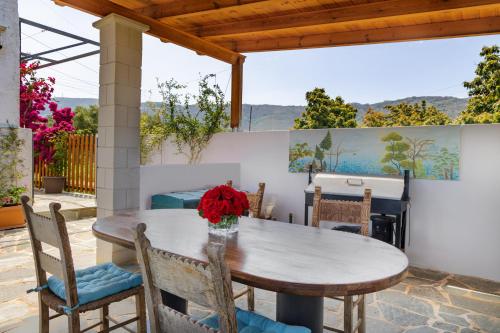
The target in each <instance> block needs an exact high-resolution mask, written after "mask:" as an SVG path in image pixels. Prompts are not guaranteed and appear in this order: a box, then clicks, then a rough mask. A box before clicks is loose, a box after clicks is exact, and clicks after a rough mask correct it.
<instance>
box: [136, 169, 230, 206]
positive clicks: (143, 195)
mask: <svg viewBox="0 0 500 333" xmlns="http://www.w3.org/2000/svg"><path fill="white" fill-rule="evenodd" d="M228 179H231V180H232V181H233V183H234V185H235V186H239V184H240V165H239V164H237V163H230V164H202V165H155V166H141V189H140V209H149V208H150V207H151V196H152V195H154V194H159V193H165V192H173V191H182V190H195V189H200V188H204V187H207V186H211V185H218V184H223V183H225V182H226V181H227V180H228Z"/></svg>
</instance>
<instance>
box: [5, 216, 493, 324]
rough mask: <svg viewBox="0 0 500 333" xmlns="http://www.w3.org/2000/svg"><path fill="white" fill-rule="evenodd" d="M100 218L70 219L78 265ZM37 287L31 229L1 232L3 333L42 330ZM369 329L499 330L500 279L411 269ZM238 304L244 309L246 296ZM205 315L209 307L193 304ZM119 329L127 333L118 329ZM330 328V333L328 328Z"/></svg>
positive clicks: (384, 296)
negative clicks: (35, 291) (29, 292)
mask: <svg viewBox="0 0 500 333" xmlns="http://www.w3.org/2000/svg"><path fill="white" fill-rule="evenodd" d="M94 221H95V219H87V220H80V221H74V222H68V223H67V225H68V231H69V233H70V239H71V245H72V250H73V257H74V259H75V264H76V266H77V268H82V267H86V266H90V265H94V264H95V251H96V241H95V238H94V236H93V235H92V232H91V230H90V229H91V225H92V223H93V222H94ZM33 286H35V276H34V268H33V258H32V254H31V248H30V243H29V237H28V234H27V231H26V229H18V230H10V231H0V332H9V333H10V332H19V333H28V332H37V331H38V318H37V313H38V311H37V307H38V305H37V296H36V294H26V292H25V291H26V290H27V289H29V288H32V287H33ZM367 303H368V307H367V309H368V310H367V317H368V320H367V331H368V332H386V333H392V332H412V333H416V332H420V333H427V332H429V333H432V332H460V333H472V332H492V333H493V332H495V333H497V332H500V283H498V282H492V281H487V280H481V279H476V278H469V277H464V276H457V275H451V274H447V273H442V272H437V271H429V270H422V269H417V268H412V269H411V272H410V275H409V277H408V278H407V279H406V280H405V281H403V282H402V283H400V284H399V285H397V286H395V287H393V288H391V289H389V290H385V291H382V292H378V293H376V294H372V295H369V297H368V301H367ZM237 304H238V305H239V306H240V307H242V308H245V306H246V305H245V304H246V300H245V299H240V300H238V302H237ZM256 310H257V312H260V313H262V314H264V315H266V316H268V317H270V318H274V311H275V296H274V293H272V292H267V291H263V290H257V291H256ZM134 311H135V307H134V304H133V300H130V301H125V302H122V303H119V304H115V305H114V306H112V307H111V314H112V316H114V317H117V318H118V319H120V318H125V317H129V316H131V315H132V314H133V313H134ZM190 311H191V312H192V313H193V314H194V315H196V316H201V315H203V314H204V313H205V311H204V310H203V309H201V308H197V307H190ZM98 317H99V314H98V312H89V313H86V314H85V315H84V317H83V318H84V319H83V323H82V327H86V326H89V325H91V324H93V323H95V322H96V321H97V320H98ZM325 322H326V323H328V324H329V325H335V326H338V325H339V324H340V326H341V323H342V304H341V303H340V302H338V301H333V300H327V301H325ZM50 331H51V332H52V333H55V332H66V321H65V318H64V317H59V318H57V319H54V320H52V321H51V330H50ZM115 332H125V331H124V330H116V331H115ZM325 332H326V331H325Z"/></svg>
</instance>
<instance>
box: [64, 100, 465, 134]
mask: <svg viewBox="0 0 500 333" xmlns="http://www.w3.org/2000/svg"><path fill="white" fill-rule="evenodd" d="M55 100H56V101H58V102H59V107H70V108H72V109H74V108H75V107H76V106H79V105H81V106H89V105H93V104H97V103H98V101H97V99H95V98H69V97H56V98H55ZM422 100H425V101H427V104H428V105H434V106H435V107H436V108H438V109H439V110H441V111H443V112H445V113H446V114H448V116H450V118H452V119H454V118H456V117H457V115H458V114H459V113H460V112H461V111H462V110H464V109H465V107H466V105H467V100H468V99H467V98H457V97H451V96H413V97H406V98H401V99H396V100H387V101H383V102H378V103H371V104H370V103H355V102H353V103H351V105H352V106H354V107H355V108H356V109H357V110H358V114H357V117H356V118H357V119H358V122H361V121H362V119H363V116H364V115H365V113H366V111H368V108H370V107H371V108H372V109H374V110H377V111H384V107H385V106H387V105H395V104H399V103H410V104H413V103H420V102H421V101H422ZM141 110H142V111H145V112H149V111H150V108H149V107H148V105H147V103H142V105H141ZM250 110H251V111H252V112H251V114H252V115H251V117H252V125H251V130H252V131H269V130H286V129H289V128H291V127H292V126H293V121H294V119H295V118H297V117H299V116H300V115H301V114H302V112H304V106H303V105H271V104H257V105H256V104H243V121H242V128H243V130H248V128H249V122H250Z"/></svg>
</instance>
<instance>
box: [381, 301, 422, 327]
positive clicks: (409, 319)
mask: <svg viewBox="0 0 500 333" xmlns="http://www.w3.org/2000/svg"><path fill="white" fill-rule="evenodd" d="M379 308H380V310H381V311H382V314H383V316H384V318H385V319H386V320H388V321H390V322H391V323H394V324H396V325H398V326H403V327H408V326H423V325H426V324H427V322H428V321H429V318H428V317H425V316H422V315H419V314H416V313H413V312H410V311H407V310H405V309H402V308H398V307H395V306H392V305H389V304H385V303H379Z"/></svg>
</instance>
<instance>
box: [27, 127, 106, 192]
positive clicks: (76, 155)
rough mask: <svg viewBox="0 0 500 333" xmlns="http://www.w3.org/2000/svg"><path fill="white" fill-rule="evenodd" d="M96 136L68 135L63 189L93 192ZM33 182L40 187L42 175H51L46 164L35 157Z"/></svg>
mask: <svg viewBox="0 0 500 333" xmlns="http://www.w3.org/2000/svg"><path fill="white" fill-rule="evenodd" d="M96 144H97V141H96V136H95V135H78V134H71V135H69V141H68V154H67V159H66V163H65V168H64V176H65V177H66V187H65V190H66V191H69V192H81V193H95V183H96V156H95V155H96ZM33 171H34V172H33V182H34V186H35V187H37V188H42V187H43V184H42V177H43V176H51V173H50V170H49V168H48V167H47V165H46V164H45V163H44V162H43V161H42V160H41V159H39V158H38V157H35V165H34V169H33Z"/></svg>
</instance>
